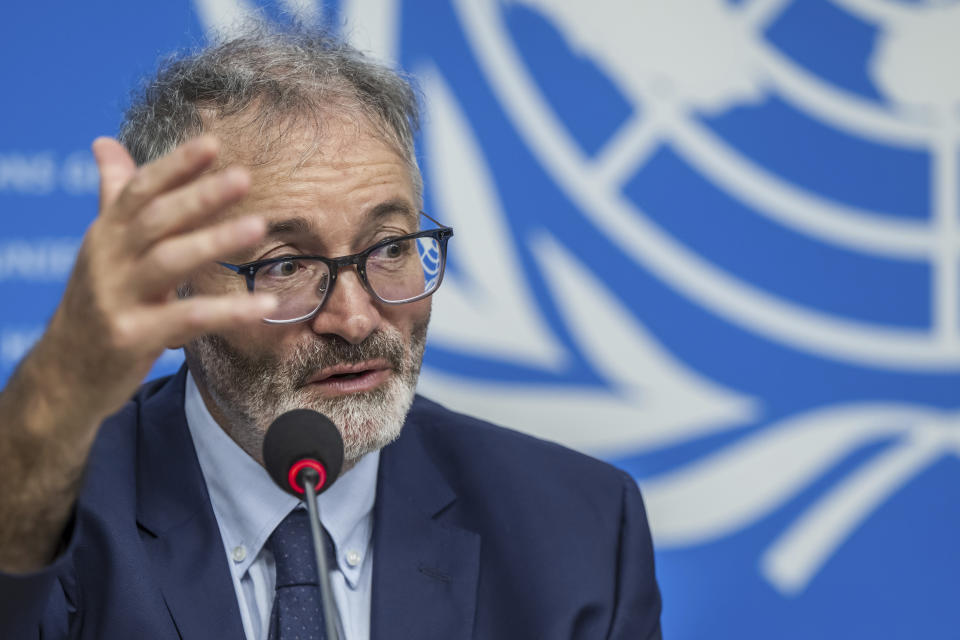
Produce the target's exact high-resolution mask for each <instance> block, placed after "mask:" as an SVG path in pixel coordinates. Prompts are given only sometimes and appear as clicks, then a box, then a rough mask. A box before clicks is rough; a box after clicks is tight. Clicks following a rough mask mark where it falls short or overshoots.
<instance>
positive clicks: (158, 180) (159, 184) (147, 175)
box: [115, 135, 220, 218]
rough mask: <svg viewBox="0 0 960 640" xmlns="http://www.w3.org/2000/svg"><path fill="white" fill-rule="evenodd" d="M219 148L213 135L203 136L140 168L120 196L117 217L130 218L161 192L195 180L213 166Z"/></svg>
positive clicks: (117, 201)
mask: <svg viewBox="0 0 960 640" xmlns="http://www.w3.org/2000/svg"><path fill="white" fill-rule="evenodd" d="M219 148H220V144H219V143H218V142H217V140H216V139H215V138H214V137H213V136H209V135H206V136H200V137H198V138H194V139H192V140H188V141H187V142H184V143H183V144H182V145H180V146H179V147H177V148H176V149H174V150H173V151H171V152H170V153H168V154H167V155H165V156H163V157H162V158H159V159H157V160H154V161H153V162H151V163H150V164H147V165H144V166H142V167H140V168H139V169H138V170H137V172H136V173H135V174H134V175H133V176H132V177H131V178H130V179H129V180H128V181H127V183H126V185H125V186H124V188H123V190H122V191H121V192H120V195H119V196H118V197H117V200H116V207H115V210H116V212H117V214H116V215H118V216H119V217H121V218H130V217H132V216H134V215H136V214H137V213H138V212H139V211H140V209H141V208H143V207H144V206H146V204H147V203H148V202H149V201H150V200H152V199H153V198H155V197H157V196H158V195H160V194H161V193H164V192H166V191H169V190H171V189H175V188H177V187H179V186H180V185H182V184H185V183H187V182H189V181H191V180H193V179H195V178H196V177H197V176H198V175H200V174H201V173H203V172H204V171H206V170H207V169H208V168H209V167H210V166H211V165H212V164H213V162H214V160H216V158H217V153H218V151H219Z"/></svg>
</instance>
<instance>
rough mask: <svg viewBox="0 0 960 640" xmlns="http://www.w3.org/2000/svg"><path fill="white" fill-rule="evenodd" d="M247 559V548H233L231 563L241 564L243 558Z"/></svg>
mask: <svg viewBox="0 0 960 640" xmlns="http://www.w3.org/2000/svg"><path fill="white" fill-rule="evenodd" d="M246 557H247V548H246V547H245V546H243V545H242V544H241V545H240V546H238V547H234V548H233V561H234V562H243V560H244V558H246Z"/></svg>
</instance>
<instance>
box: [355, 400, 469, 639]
mask: <svg viewBox="0 0 960 640" xmlns="http://www.w3.org/2000/svg"><path fill="white" fill-rule="evenodd" d="M422 436H423V433H422V430H421V429H420V427H419V426H418V424H417V422H416V419H415V418H413V417H412V418H411V419H410V420H408V423H407V424H406V425H405V426H404V428H403V435H401V437H400V438H399V439H398V440H397V441H396V442H394V443H393V444H391V445H389V446H388V447H386V448H385V449H384V450H383V453H382V455H381V458H380V474H379V478H378V480H377V502H376V506H375V507H374V536H373V540H374V556H373V558H374V560H373V594H372V606H371V609H372V611H371V625H370V626H371V632H370V637H371V640H388V639H390V638H417V639H418V640H461V639H468V638H471V637H472V635H473V623H474V614H475V610H476V599H477V581H478V577H479V566H480V536H479V534H477V533H475V532H472V531H468V530H465V529H462V528H460V527H458V526H456V525H455V524H454V523H453V522H452V518H450V517H447V515H448V514H449V513H450V511H451V510H450V509H449V507H450V506H451V505H452V504H453V503H454V502H455V500H456V494H455V493H454V492H453V490H452V489H451V488H450V486H449V484H448V483H447V481H446V479H445V478H444V477H443V476H442V474H441V473H440V471H439V470H438V469H437V468H436V466H435V465H434V463H433V462H432V460H431V459H430V457H429V455H428V454H427V451H426V450H425V449H424V446H423V442H422V440H421V438H422Z"/></svg>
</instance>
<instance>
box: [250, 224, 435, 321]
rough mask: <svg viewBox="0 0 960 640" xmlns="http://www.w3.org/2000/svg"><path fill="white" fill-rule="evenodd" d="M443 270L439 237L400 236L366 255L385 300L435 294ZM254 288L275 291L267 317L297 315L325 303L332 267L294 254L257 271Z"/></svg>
mask: <svg viewBox="0 0 960 640" xmlns="http://www.w3.org/2000/svg"><path fill="white" fill-rule="evenodd" d="M442 272H443V255H442V252H441V248H440V242H439V241H437V240H436V239H434V238H430V237H426V238H410V239H398V240H396V241H395V242H391V243H389V244H386V245H383V246H381V247H378V248H377V249H375V250H374V251H372V252H370V253H369V254H368V255H367V263H366V274H367V283H368V284H369V286H370V289H371V290H372V291H373V293H374V294H375V295H376V296H377V297H378V298H380V299H381V300H383V301H384V302H392V303H400V302H408V301H412V300H414V299H416V298H420V297H424V296H426V295H429V294H431V293H433V291H434V290H435V289H436V288H437V287H438V286H439V284H440V277H441V275H442ZM253 287H254V290H255V291H265V292H270V293H273V294H274V295H276V296H277V300H278V302H279V305H278V307H277V310H276V311H275V312H274V313H273V314H271V316H270V317H269V318H267V319H268V320H273V321H276V322H283V321H290V320H296V319H300V318H304V317H306V316H309V315H310V314H312V313H313V312H314V311H316V310H317V309H318V308H319V307H320V305H322V304H323V301H324V299H325V298H326V296H327V292H328V291H329V290H330V269H329V267H328V266H327V264H326V263H325V262H322V261H320V260H310V259H303V258H290V259H289V260H284V261H282V262H276V263H273V264H271V265H268V266H265V267H263V268H262V269H260V270H259V271H257V273H256V276H255V278H254V284H253Z"/></svg>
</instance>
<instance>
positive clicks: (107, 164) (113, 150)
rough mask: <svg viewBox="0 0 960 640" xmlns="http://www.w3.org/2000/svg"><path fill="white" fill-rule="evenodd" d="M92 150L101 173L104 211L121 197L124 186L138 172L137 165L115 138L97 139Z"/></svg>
mask: <svg viewBox="0 0 960 640" xmlns="http://www.w3.org/2000/svg"><path fill="white" fill-rule="evenodd" d="M91 149H92V150H93V158H94V160H96V162H97V169H99V171H100V210H101V211H103V210H104V209H107V208H108V207H110V205H112V204H113V202H114V201H115V200H116V199H117V196H119V195H120V192H121V191H122V190H123V187H124V185H125V184H127V182H129V181H130V178H132V177H133V174H135V173H136V172H137V165H136V164H135V163H134V162H133V158H131V157H130V154H129V153H128V152H127V150H126V148H124V146H123V145H122V144H120V143H119V142H117V141H116V140H114V139H113V138H107V137H100V138H97V139H96V140H94V141H93V144H92V145H91Z"/></svg>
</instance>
